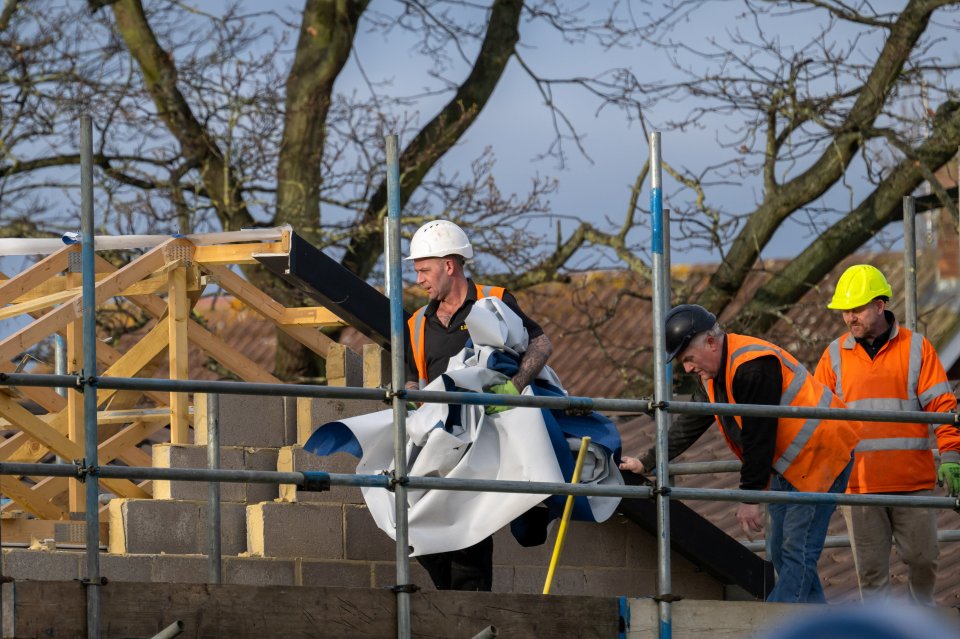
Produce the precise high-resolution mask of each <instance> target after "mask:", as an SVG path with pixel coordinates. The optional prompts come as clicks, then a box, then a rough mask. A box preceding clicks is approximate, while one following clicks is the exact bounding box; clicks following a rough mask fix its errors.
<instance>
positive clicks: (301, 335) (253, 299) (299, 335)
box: [204, 265, 336, 358]
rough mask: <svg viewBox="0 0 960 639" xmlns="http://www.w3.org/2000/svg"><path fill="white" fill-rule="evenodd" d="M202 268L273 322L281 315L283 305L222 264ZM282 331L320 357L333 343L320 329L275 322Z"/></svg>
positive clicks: (278, 319) (324, 356) (225, 288)
mask: <svg viewBox="0 0 960 639" xmlns="http://www.w3.org/2000/svg"><path fill="white" fill-rule="evenodd" d="M204 270H206V271H207V272H208V273H210V274H212V275H214V276H216V278H217V281H218V282H219V284H220V286H221V287H222V288H223V289H224V290H226V291H228V292H229V293H230V294H231V295H233V296H234V297H236V298H237V299H239V300H240V301H242V302H243V303H244V304H246V305H247V306H249V307H250V308H252V309H253V310H254V311H256V312H257V313H259V314H261V315H263V316H264V317H266V318H267V319H269V320H271V321H272V322H274V323H277V322H279V321H280V319H281V318H282V317H283V311H284V310H285V307H284V306H283V304H281V303H280V302H278V301H277V300H275V299H273V298H272V297H270V296H269V295H267V294H266V293H264V292H263V291H261V290H260V289H258V288H257V287H256V286H254V285H253V284H251V283H250V282H248V281H246V280H245V279H243V278H242V277H240V276H239V275H237V274H236V273H234V272H233V271H231V270H230V269H228V268H225V267H223V266H212V265H206V266H204ZM277 325H278V326H279V327H280V330H282V331H283V332H284V333H286V334H287V335H289V336H290V337H292V338H293V339H295V340H297V341H298V342H300V343H301V344H303V345H304V346H306V347H307V348H309V349H310V350H312V351H313V352H314V353H316V354H317V355H319V356H320V357H323V358H326V356H327V349H328V348H330V345H331V344H335V343H336V342H334V341H333V340H332V339H330V338H329V337H327V336H326V335H324V334H323V333H321V332H320V331H317V330H314V329H311V328H307V327H305V326H284V325H283V324H277Z"/></svg>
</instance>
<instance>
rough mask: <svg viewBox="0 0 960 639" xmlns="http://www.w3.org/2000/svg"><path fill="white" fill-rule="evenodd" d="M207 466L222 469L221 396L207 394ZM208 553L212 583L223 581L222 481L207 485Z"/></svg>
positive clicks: (212, 468) (211, 468)
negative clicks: (221, 537)
mask: <svg viewBox="0 0 960 639" xmlns="http://www.w3.org/2000/svg"><path fill="white" fill-rule="evenodd" d="M207 468H208V469H209V470H220V396H219V395H217V394H216V393H210V394H208V395H207ZM207 521H208V523H209V526H210V527H209V528H208V529H207V554H208V556H209V557H210V567H209V568H210V583H212V584H221V583H223V573H222V569H223V561H222V558H221V554H222V553H221V546H220V482H216V481H212V482H210V483H209V484H208V485H207Z"/></svg>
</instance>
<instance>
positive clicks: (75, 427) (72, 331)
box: [66, 273, 100, 513]
mask: <svg viewBox="0 0 960 639" xmlns="http://www.w3.org/2000/svg"><path fill="white" fill-rule="evenodd" d="M66 277H67V285H68V286H71V287H72V286H77V285H79V284H80V283H81V280H82V275H81V274H80V273H67V276H66ZM66 330H67V337H66V341H67V371H69V372H71V373H74V374H77V373H79V372H80V370H81V369H82V368H83V321H82V320H74V321H72V322H70V323H69V324H67V329H66ZM97 350H100V349H99V348H98V349H97ZM66 410H67V437H68V438H69V439H70V441H72V442H73V443H74V444H76V445H77V446H80V447H81V448H82V447H83V443H84V433H83V393H81V392H80V391H79V390H77V389H75V388H69V389H67V409H66ZM68 461H70V460H68ZM67 503H68V504H69V507H70V512H71V513H82V512H85V511H86V503H87V496H86V488H85V487H84V485H83V482H81V481H79V480H77V479H70V480H68V482H67Z"/></svg>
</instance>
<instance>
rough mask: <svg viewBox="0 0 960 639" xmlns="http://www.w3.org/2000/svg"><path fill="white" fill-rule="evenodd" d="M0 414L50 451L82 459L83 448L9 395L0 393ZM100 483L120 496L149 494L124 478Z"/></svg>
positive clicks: (68, 457) (65, 456)
mask: <svg viewBox="0 0 960 639" xmlns="http://www.w3.org/2000/svg"><path fill="white" fill-rule="evenodd" d="M0 414H3V415H4V416H6V418H7V419H9V420H10V421H11V422H14V423H15V424H17V425H19V426H20V428H21V430H23V431H25V432H27V433H29V434H30V435H31V436H32V437H34V438H35V439H37V440H39V441H40V442H42V443H43V444H44V445H45V446H46V447H47V448H49V449H50V450H51V451H53V452H54V453H56V454H57V455H59V456H60V457H63V458H65V459H70V460H73V459H82V458H83V456H84V451H83V448H82V447H80V446H78V445H77V444H74V443H73V442H72V441H70V440H69V439H68V438H67V437H65V436H64V435H63V434H61V433H59V432H58V431H57V430H55V429H54V428H51V427H50V425H48V424H47V423H46V422H44V421H43V420H42V419H38V418H37V417H36V416H35V415H32V414H31V413H30V412H29V411H28V410H27V409H25V408H24V407H23V406H21V405H20V404H18V403H17V402H15V401H14V400H13V399H11V398H9V397H5V396H2V395H0ZM100 483H101V484H103V485H104V486H105V487H107V488H109V490H110V491H111V492H112V493H113V494H115V495H118V496H121V497H143V498H145V497H149V494H148V493H146V492H145V491H143V490H142V489H140V488H138V487H137V486H136V485H135V484H133V483H131V482H129V481H127V480H126V479H119V480H118V479H102V480H100Z"/></svg>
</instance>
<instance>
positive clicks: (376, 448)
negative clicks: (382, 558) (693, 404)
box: [306, 298, 623, 556]
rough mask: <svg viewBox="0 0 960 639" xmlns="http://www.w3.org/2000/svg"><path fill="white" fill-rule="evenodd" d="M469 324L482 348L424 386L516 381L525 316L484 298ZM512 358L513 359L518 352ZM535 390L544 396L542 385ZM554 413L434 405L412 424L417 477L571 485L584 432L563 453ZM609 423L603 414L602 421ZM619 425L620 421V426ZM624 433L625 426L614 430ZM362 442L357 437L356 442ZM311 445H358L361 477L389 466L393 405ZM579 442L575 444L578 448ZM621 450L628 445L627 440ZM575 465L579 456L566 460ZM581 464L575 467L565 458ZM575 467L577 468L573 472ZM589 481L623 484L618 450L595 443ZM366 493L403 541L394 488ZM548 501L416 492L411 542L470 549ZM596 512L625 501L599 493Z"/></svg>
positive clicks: (419, 549) (550, 375)
mask: <svg viewBox="0 0 960 639" xmlns="http://www.w3.org/2000/svg"><path fill="white" fill-rule="evenodd" d="M467 328H468V330H469V332H470V337H471V340H472V342H473V347H472V348H471V346H470V345H469V344H468V347H467V348H465V349H464V350H462V351H461V352H460V353H459V354H457V355H456V356H454V357H452V358H451V359H450V363H449V365H448V368H447V372H446V373H445V374H444V375H442V376H441V377H439V378H438V379H436V380H434V381H433V382H431V383H430V384H428V385H427V387H426V388H425V389H424V390H441V391H442V390H457V391H475V392H482V391H483V390H484V389H486V388H489V387H490V386H491V385H494V384H500V383H503V382H505V381H507V380H508V379H509V378H508V376H507V375H505V374H504V373H503V372H500V371H498V370H495V369H496V368H503V362H504V355H505V354H506V355H507V356H508V359H512V360H513V361H514V362H515V361H516V355H517V354H519V353H522V352H523V351H525V350H526V347H527V342H528V340H527V333H526V329H524V327H523V324H522V322H521V320H520V318H519V317H518V316H517V315H516V314H515V313H514V312H513V311H511V310H510V308H509V307H507V306H506V305H505V304H504V303H503V302H502V301H501V300H499V299H497V298H483V299H481V300H478V301H477V302H476V303H475V304H474V307H473V310H472V311H471V313H470V315H469V317H468V319H467ZM509 356H513V357H512V358H510V357H509ZM538 380H539V384H538V385H545V386H548V387H552V388H554V389H561V390H562V387H561V385H560V381H559V379H558V378H557V376H556V374H555V373H554V372H553V371H552V370H551V369H550V368H549V367H545V368H544V370H543V371H542V372H541V373H540V375H539V376H538ZM524 394H525V395H532V394H535V392H534V387H533V385H531V386H529V387H527V388H526V389H524ZM547 419H549V420H553V417H551V416H550V414H549V412H548V411H543V410H541V409H539V408H524V407H516V408H512V409H510V410H506V411H503V412H500V413H494V414H492V415H486V414H485V412H484V407H483V406H469V405H446V404H424V405H423V406H422V407H420V408H419V409H418V410H416V411H413V412H412V413H411V414H410V415H409V417H408V420H407V435H408V445H407V456H408V464H409V469H408V474H409V475H412V476H423V477H449V478H460V479H501V480H510V481H531V482H563V481H565V480H564V472H563V470H562V469H561V461H560V460H558V454H560V455H567V456H570V457H571V458H572V457H573V456H575V451H576V450H577V449H578V448H579V446H580V442H579V438H575V437H574V438H570V441H569V447H567V446H564V444H563V442H562V440H561V444H560V445H561V447H563V448H564V450H562V451H561V452H559V453H558V452H557V448H558V447H557V445H556V444H557V443H556V433H554V436H553V440H552V439H551V433H550V431H549V430H548V425H547V423H546V421H545V420H547ZM601 419H602V418H601ZM611 428H612V426H611ZM614 432H615V431H614ZM350 440H353V441H350ZM306 448H307V450H311V451H312V452H317V453H318V454H330V453H332V452H337V451H343V450H350V451H352V452H354V453H355V454H359V455H360V457H361V459H360V463H359V464H358V466H357V471H356V472H357V473H358V474H378V473H383V472H389V471H391V470H392V469H393V467H394V459H393V413H392V411H390V410H385V411H380V412H377V413H371V414H368V415H363V416H360V417H354V418H350V419H346V420H343V421H342V422H333V423H331V424H326V425H324V426H322V427H321V428H320V429H318V430H317V431H316V432H315V433H314V435H313V436H312V437H311V438H310V441H309V442H308V443H307V446H306ZM569 448H573V450H574V452H573V453H572V454H571V453H570V451H569ZM616 448H617V450H619V438H618V437H617V441H616ZM563 461H564V462H570V460H569V459H567V460H563ZM565 465H566V466H568V467H569V466H572V464H571V463H565ZM568 473H569V471H568ZM582 481H583V482H584V483H602V484H615V485H619V484H622V483H623V481H622V478H621V477H620V472H619V470H618V469H617V467H616V464H615V463H614V461H613V459H612V455H611V450H610V448H607V447H604V446H602V445H600V444H599V443H594V444H593V445H592V446H591V449H590V455H588V461H587V463H586V464H585V466H584V471H583V477H582ZM363 495H364V499H365V500H366V503H367V506H368V507H369V510H370V513H371V515H372V516H373V518H374V520H375V521H376V523H377V525H378V526H379V527H380V528H381V529H382V530H384V531H385V532H386V533H387V534H388V535H390V536H391V537H393V538H396V518H395V503H394V495H393V493H392V492H390V491H387V490H385V489H382V488H364V489H363ZM543 500H544V496H543V495H524V494H512V493H492V492H473V491H449V490H426V491H424V490H410V491H408V502H409V506H410V509H409V513H408V521H409V540H410V545H411V547H412V552H411V555H412V556H415V555H422V554H433V553H438V552H446V551H451V550H457V549H460V548H466V547H468V546H471V545H473V544H475V543H477V542H479V541H481V540H482V539H484V538H486V537H488V536H490V535H491V534H493V533H494V532H496V531H497V530H499V529H500V528H502V527H503V526H505V525H507V524H509V523H510V522H511V521H513V520H514V519H515V518H517V517H518V516H520V515H522V514H523V513H524V512H526V511H527V510H529V509H530V508H532V507H534V506H536V505H537V504H539V503H540V502H542V501H543ZM586 503H589V510H590V513H589V514H587V515H585V516H583V517H581V518H589V519H593V520H595V521H603V520H605V519H607V518H608V517H610V515H611V514H613V512H614V510H615V508H616V506H617V504H618V503H619V499H617V498H610V497H596V498H589V500H588V501H587V502H586Z"/></svg>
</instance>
